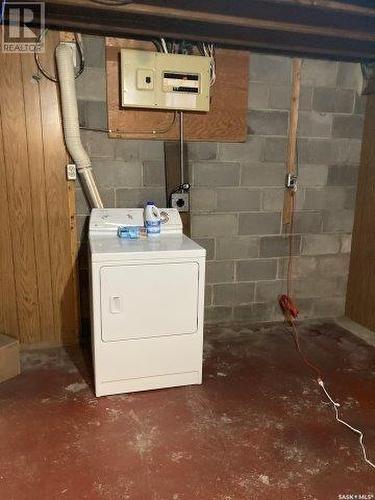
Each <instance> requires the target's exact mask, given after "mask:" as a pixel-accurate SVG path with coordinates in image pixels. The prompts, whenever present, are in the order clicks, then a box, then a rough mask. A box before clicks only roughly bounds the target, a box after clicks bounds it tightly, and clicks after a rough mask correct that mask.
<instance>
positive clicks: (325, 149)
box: [298, 139, 334, 165]
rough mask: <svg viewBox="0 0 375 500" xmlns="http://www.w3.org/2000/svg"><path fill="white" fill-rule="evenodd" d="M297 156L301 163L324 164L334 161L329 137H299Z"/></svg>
mask: <svg viewBox="0 0 375 500" xmlns="http://www.w3.org/2000/svg"><path fill="white" fill-rule="evenodd" d="M298 157H299V161H300V163H301V164H309V165H310V164H316V165H325V164H328V163H331V162H332V161H334V156H333V152H332V140H331V139H299V141H298Z"/></svg>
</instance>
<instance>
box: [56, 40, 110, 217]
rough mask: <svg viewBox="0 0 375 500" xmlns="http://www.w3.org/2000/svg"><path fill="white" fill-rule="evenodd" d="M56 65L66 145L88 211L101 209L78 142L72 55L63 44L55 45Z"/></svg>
mask: <svg viewBox="0 0 375 500" xmlns="http://www.w3.org/2000/svg"><path fill="white" fill-rule="evenodd" d="M56 62H57V70H58V76H59V84H60V94H61V110H62V118H63V127H64V137H65V144H66V147H67V149H68V151H69V154H70V156H71V157H72V158H73V161H74V163H75V164H76V166H77V171H78V174H79V176H80V179H81V184H82V186H83V190H84V192H85V195H86V197H87V200H88V202H89V203H90V206H91V208H103V202H102V199H101V197H100V194H99V191H98V188H97V185H96V182H95V177H94V173H93V171H92V167H91V160H90V158H89V156H88V154H87V153H86V151H85V149H84V147H83V146H82V142H81V135H80V131H79V123H78V109H77V97H76V88H75V82H74V65H73V53H72V49H71V47H69V45H67V44H64V43H61V44H60V45H58V47H57V48H56Z"/></svg>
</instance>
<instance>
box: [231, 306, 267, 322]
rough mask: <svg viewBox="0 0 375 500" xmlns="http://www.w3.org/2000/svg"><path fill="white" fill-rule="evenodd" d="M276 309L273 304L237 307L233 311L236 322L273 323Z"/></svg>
mask: <svg viewBox="0 0 375 500" xmlns="http://www.w3.org/2000/svg"><path fill="white" fill-rule="evenodd" d="M274 308H275V305H274V303H273V302H271V303H265V304H249V305H247V306H236V307H235V308H234V310H233V318H234V320H236V321H252V322H257V321H259V322H261V321H262V322H263V321H264V322H267V321H273V313H274Z"/></svg>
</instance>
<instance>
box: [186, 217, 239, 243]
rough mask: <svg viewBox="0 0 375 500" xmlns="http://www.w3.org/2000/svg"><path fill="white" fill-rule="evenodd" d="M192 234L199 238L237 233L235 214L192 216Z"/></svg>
mask: <svg viewBox="0 0 375 500" xmlns="http://www.w3.org/2000/svg"><path fill="white" fill-rule="evenodd" d="M191 227H192V234H193V236H197V237H200V238H204V237H211V238H212V237H215V236H227V237H228V236H231V235H234V234H237V216H236V215H233V214H207V215H203V214H202V215H193V216H192V222H191Z"/></svg>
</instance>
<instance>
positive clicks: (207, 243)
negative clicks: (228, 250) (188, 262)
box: [194, 238, 215, 260]
mask: <svg viewBox="0 0 375 500" xmlns="http://www.w3.org/2000/svg"><path fill="white" fill-rule="evenodd" d="M194 241H195V242H196V243H198V245H200V246H201V247H203V248H205V249H206V260H213V259H214V258H215V239H214V238H194Z"/></svg>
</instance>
